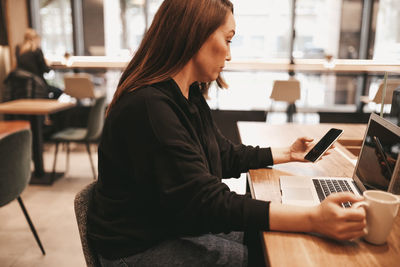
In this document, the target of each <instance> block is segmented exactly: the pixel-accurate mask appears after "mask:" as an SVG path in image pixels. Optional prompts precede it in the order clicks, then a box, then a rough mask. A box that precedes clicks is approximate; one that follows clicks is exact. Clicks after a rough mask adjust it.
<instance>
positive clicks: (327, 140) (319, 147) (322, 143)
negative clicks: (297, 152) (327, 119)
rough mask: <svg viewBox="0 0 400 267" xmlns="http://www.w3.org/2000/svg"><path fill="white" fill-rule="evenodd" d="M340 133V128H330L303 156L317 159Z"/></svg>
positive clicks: (307, 158)
mask: <svg viewBox="0 0 400 267" xmlns="http://www.w3.org/2000/svg"><path fill="white" fill-rule="evenodd" d="M342 133H343V130H341V129H335V128H332V129H330V130H329V131H328V132H327V133H326V134H325V135H324V137H322V139H321V140H319V142H318V143H317V144H316V145H315V146H314V147H313V148H312V149H311V150H310V152H308V153H307V155H306V156H305V157H304V158H305V159H306V160H309V161H312V162H314V161H316V160H318V159H319V158H320V157H321V156H322V155H323V154H324V153H325V151H326V150H328V148H329V147H330V146H331V145H332V144H333V143H334V142H335V141H336V140H337V139H338V138H339V136H340V135H341V134H342Z"/></svg>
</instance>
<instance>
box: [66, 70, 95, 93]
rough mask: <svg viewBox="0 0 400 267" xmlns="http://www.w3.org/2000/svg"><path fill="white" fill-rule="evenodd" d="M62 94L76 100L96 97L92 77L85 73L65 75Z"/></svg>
mask: <svg viewBox="0 0 400 267" xmlns="http://www.w3.org/2000/svg"><path fill="white" fill-rule="evenodd" d="M64 93H66V94H67V95H70V96H72V97H74V98H76V99H84V98H95V97H96V96H95V92H94V85H93V82H92V77H91V76H90V74H87V73H73V74H72V73H68V74H65V75H64Z"/></svg>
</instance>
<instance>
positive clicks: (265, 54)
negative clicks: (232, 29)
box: [231, 0, 292, 60]
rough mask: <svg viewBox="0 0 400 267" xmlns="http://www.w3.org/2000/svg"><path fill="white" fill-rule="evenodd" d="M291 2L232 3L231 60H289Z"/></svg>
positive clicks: (240, 0) (258, 0) (248, 0)
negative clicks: (234, 29)
mask: <svg viewBox="0 0 400 267" xmlns="http://www.w3.org/2000/svg"><path fill="white" fill-rule="evenodd" d="M291 1H292V0H268V1H265V0H245V1H243V0H232V3H233V5H234V16H235V20H236V36H235V37H234V38H233V40H232V46H231V51H232V60H235V59H266V58H288V57H289V43H290V39H289V38H290V2H291ZM277 25H279V26H277Z"/></svg>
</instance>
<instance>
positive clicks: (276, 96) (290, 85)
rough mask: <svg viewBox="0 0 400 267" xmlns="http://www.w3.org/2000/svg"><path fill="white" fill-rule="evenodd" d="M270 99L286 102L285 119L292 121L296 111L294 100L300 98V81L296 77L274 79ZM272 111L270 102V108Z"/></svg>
mask: <svg viewBox="0 0 400 267" xmlns="http://www.w3.org/2000/svg"><path fill="white" fill-rule="evenodd" d="M270 99H272V100H273V101H283V102H287V103H288V107H287V109H286V114H287V121H288V122H292V121H293V114H294V113H296V105H295V102H296V100H298V99H300V82H299V81H298V80H296V79H290V80H276V81H274V84H273V87H272V92H271V96H270ZM270 110H271V111H272V104H271V109H270Z"/></svg>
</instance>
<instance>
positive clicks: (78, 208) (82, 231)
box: [74, 181, 99, 267]
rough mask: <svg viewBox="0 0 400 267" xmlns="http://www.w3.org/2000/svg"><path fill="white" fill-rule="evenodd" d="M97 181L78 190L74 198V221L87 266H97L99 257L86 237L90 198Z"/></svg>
mask: <svg viewBox="0 0 400 267" xmlns="http://www.w3.org/2000/svg"><path fill="white" fill-rule="evenodd" d="M96 183H97V181H94V182H92V183H90V184H89V185H87V186H86V187H85V188H83V189H82V190H81V191H79V192H78V193H77V194H76V196H75V200H74V208H75V216H76V222H77V224H78V229H79V236H80V238H81V243H82V250H83V255H84V256H85V261H86V264H87V266H88V267H92V266H93V267H94V266H99V259H98V256H97V252H96V250H95V249H94V248H93V247H92V246H91V245H90V242H89V238H88V230H87V225H88V216H87V214H88V209H89V204H90V200H91V199H92V195H93V191H94V188H95V185H96Z"/></svg>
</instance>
